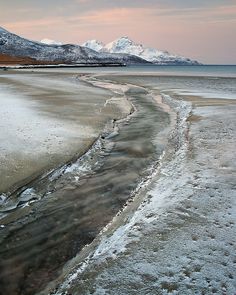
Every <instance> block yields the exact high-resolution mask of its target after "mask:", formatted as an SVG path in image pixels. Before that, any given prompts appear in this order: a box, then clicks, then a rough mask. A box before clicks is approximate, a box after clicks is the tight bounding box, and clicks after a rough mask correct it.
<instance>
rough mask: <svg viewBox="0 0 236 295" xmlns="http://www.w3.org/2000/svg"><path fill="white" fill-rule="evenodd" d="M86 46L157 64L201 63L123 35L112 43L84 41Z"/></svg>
mask: <svg viewBox="0 0 236 295" xmlns="http://www.w3.org/2000/svg"><path fill="white" fill-rule="evenodd" d="M82 46H86V47H88V48H91V49H93V50H96V51H98V52H109V53H126V54H132V55H135V56H138V57H141V58H143V59H145V60H147V61H149V62H151V63H155V64H162V65H166V64H169V65H170V64H173V65H194V64H199V63H198V62H197V61H195V60H192V59H189V58H186V57H183V56H179V55H174V54H171V53H169V52H167V51H161V50H158V49H155V48H149V47H145V46H143V45H142V44H137V43H135V42H133V41H132V40H130V39H129V38H128V37H121V38H119V39H117V40H115V41H113V42H111V43H108V44H106V45H104V44H103V43H102V42H99V41H96V40H91V41H87V42H86V43H84V44H83V45H82Z"/></svg>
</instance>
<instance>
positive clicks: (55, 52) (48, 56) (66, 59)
mask: <svg viewBox="0 0 236 295" xmlns="http://www.w3.org/2000/svg"><path fill="white" fill-rule="evenodd" d="M0 54H3V55H8V56H10V57H20V58H31V59H34V60H35V61H36V62H39V61H40V62H43V63H53V64H59V63H60V64H61V63H66V64H75V63H83V64H89V63H91V64H102V65H104V64H113V63H118V64H145V63H147V61H145V60H143V59H141V58H139V57H137V56H134V55H128V54H118V53H116V54H115V53H106V52H97V51H94V50H91V49H89V48H86V47H82V46H79V45H73V44H65V45H48V44H43V43H41V42H35V41H31V40H28V39H25V38H22V37H20V36H17V35H15V34H12V33H10V32H8V31H6V30H5V29H3V28H0Z"/></svg>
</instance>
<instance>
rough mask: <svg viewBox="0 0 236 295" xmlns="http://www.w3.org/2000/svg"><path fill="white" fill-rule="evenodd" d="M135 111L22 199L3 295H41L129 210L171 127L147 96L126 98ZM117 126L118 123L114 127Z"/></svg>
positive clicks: (5, 249)
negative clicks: (116, 217) (161, 136)
mask: <svg viewBox="0 0 236 295" xmlns="http://www.w3.org/2000/svg"><path fill="white" fill-rule="evenodd" d="M126 95H127V97H128V98H129V99H130V101H131V102H132V104H133V105H134V107H135V109H136V111H135V112H134V113H133V114H132V115H131V116H129V118H128V119H127V120H123V121H120V122H119V123H117V125H118V127H119V132H117V133H116V132H115V133H111V134H110V135H109V134H103V135H102V136H101V137H100V139H99V140H98V141H97V142H96V143H95V144H94V145H93V147H92V148H91V150H90V151H88V152H87V153H86V154H85V155H84V156H83V157H82V158H81V159H79V160H78V161H77V162H75V163H73V164H71V165H69V166H68V167H62V168H61V170H60V169H59V170H58V171H57V172H55V173H54V174H51V175H48V177H46V178H44V179H41V180H38V181H35V182H34V183H32V184H31V185H30V186H29V187H28V188H25V190H24V192H23V193H22V192H21V194H20V195H18V196H14V197H15V198H18V199H19V203H18V208H16V209H14V208H13V209H14V210H13V211H12V212H10V213H9V215H8V216H7V217H5V219H3V220H5V221H4V223H1V224H2V228H1V235H0V257H1V260H0V286H1V287H0V294H1V295H3V294H9V295H11V294H13V295H15V294H24V295H28V294H35V293H37V292H38V291H40V290H42V289H43V288H44V287H45V286H46V284H47V283H48V282H50V281H51V280H53V279H55V278H56V277H57V276H58V275H59V273H60V271H61V270H62V267H63V266H64V264H65V263H66V262H67V261H69V260H70V259H71V258H73V257H74V256H75V255H76V254H78V252H79V251H80V250H81V249H82V247H83V246H84V245H86V244H88V243H90V242H91V241H92V240H93V239H94V238H95V237H96V236H97V234H98V233H99V231H100V230H101V229H102V228H103V227H104V226H105V225H106V224H107V223H108V222H109V221H111V219H112V218H113V217H114V215H115V214H116V213H117V212H118V211H119V210H120V209H121V208H122V207H123V206H124V204H125V203H126V202H127V200H128V198H129V197H130V196H131V194H132V191H133V190H134V189H135V188H136V187H137V185H138V184H139V183H140V182H141V180H142V179H144V178H145V177H146V176H147V175H148V173H149V172H148V168H150V167H151V166H152V165H153V163H157V161H158V159H159V157H160V155H161V153H162V152H163V149H164V144H163V142H157V135H158V134H159V133H160V132H163V130H164V129H165V128H166V127H167V126H168V125H169V121H170V119H169V115H168V114H167V113H166V112H164V111H163V110H162V109H161V108H160V107H159V106H158V105H157V103H156V102H155V101H154V100H153V98H152V97H151V96H150V95H149V93H148V92H146V91H145V90H144V89H141V88H139V87H131V88H130V89H129V91H127V93H126ZM115 124H116V123H115Z"/></svg>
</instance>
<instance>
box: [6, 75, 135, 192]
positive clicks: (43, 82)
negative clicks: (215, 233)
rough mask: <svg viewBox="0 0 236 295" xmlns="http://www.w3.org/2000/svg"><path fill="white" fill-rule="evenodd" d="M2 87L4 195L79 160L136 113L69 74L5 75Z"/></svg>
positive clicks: (107, 93) (104, 92) (109, 95)
mask: <svg viewBox="0 0 236 295" xmlns="http://www.w3.org/2000/svg"><path fill="white" fill-rule="evenodd" d="M0 87H1V92H0V100H1V109H0V128H1V132H0V151H1V153H0V179H1V181H0V195H1V193H2V194H3V193H5V194H7V193H9V192H12V191H14V190H16V189H17V188H19V187H21V186H22V185H24V184H26V183H28V182H30V181H31V180H32V179H35V178H37V177H38V176H39V175H42V174H43V173H46V172H48V171H50V170H52V169H54V168H57V167H58V166H60V165H62V164H63V163H66V162H68V161H70V160H71V159H72V158H74V157H79V156H80V155H81V154H83V153H84V151H86V150H87V149H88V147H89V146H90V145H91V144H92V143H93V142H94V140H96V138H97V137H98V135H99V134H100V132H101V131H102V130H103V129H104V126H105V124H106V122H108V121H109V120H110V119H111V118H119V117H122V116H123V115H125V114H126V113H129V112H130V105H129V104H128V102H126V101H122V98H121V99H119V96H118V99H117V101H115V100H113V101H111V102H110V103H108V104H106V101H107V100H108V99H111V98H112V96H113V93H112V92H111V91H109V90H105V89H101V88H96V87H92V86H91V85H87V84H86V83H83V82H82V81H81V82H79V81H78V79H76V75H67V74H66V73H64V74H63V73H62V74H50V73H49V74H48V73H44V74H43V73H29V72H22V71H21V72H17V71H9V72H7V73H4V72H3V73H0ZM119 104H120V105H121V107H120V108H119ZM91 118H92V120H91Z"/></svg>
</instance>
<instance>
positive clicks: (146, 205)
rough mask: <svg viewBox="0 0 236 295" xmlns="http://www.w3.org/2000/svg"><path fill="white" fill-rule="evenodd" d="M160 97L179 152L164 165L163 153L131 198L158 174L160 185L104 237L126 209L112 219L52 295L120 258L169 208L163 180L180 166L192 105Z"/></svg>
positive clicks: (184, 150) (183, 155)
mask: <svg viewBox="0 0 236 295" xmlns="http://www.w3.org/2000/svg"><path fill="white" fill-rule="evenodd" d="M161 96H162V100H163V102H164V103H165V104H167V105H169V106H170V107H171V109H172V110H174V111H175V112H176V113H177V117H178V118H177V121H176V126H175V128H174V130H172V131H171V132H170V135H169V137H170V140H172V138H173V137H176V136H178V138H177V140H178V141H179V143H178V145H179V146H178V150H177V151H176V152H175V155H174V157H173V158H172V160H171V161H170V162H167V163H166V162H165V151H164V152H163V154H162V155H161V157H160V162H159V166H158V168H157V169H155V170H154V171H153V173H152V174H151V175H150V177H148V179H147V180H146V181H145V182H144V183H141V184H140V185H139V187H137V188H136V190H135V191H134V195H135V194H136V195H137V194H138V193H139V192H140V191H142V190H143V189H144V188H145V187H147V186H148V185H149V184H150V183H151V182H152V181H153V178H154V176H157V174H158V175H160V177H161V181H158V182H157V183H155V186H154V188H152V189H151V190H150V191H148V194H147V195H146V198H145V199H144V200H143V202H142V203H141V204H140V205H139V207H138V208H137V210H136V211H135V213H134V214H133V215H132V216H131V217H130V218H129V219H128V221H126V223H125V224H123V225H121V226H119V227H118V228H116V229H115V230H114V232H112V234H111V235H110V236H109V237H108V236H107V235H106V234H107V233H108V234H109V229H110V227H111V226H112V225H113V224H114V223H115V222H116V221H117V219H118V218H120V216H122V213H123V211H124V210H125V209H126V208H127V206H128V205H126V206H125V207H124V208H123V209H122V210H121V211H120V212H119V213H118V214H117V215H116V216H115V217H114V218H113V220H112V221H111V222H110V223H109V224H108V225H107V226H106V227H105V228H103V230H102V231H101V232H100V234H99V235H98V239H100V240H99V244H98V246H97V247H96V249H95V251H93V252H92V253H90V254H89V256H88V257H87V258H86V259H85V260H84V261H83V262H82V263H80V265H79V267H78V268H77V269H76V270H74V271H73V273H71V274H70V275H69V276H68V277H67V278H66V280H65V281H64V282H63V283H62V284H61V285H60V286H59V288H58V290H57V291H56V292H55V293H53V294H54V295H62V294H67V291H66V290H67V288H69V287H70V285H71V283H72V282H73V281H74V280H76V279H77V278H78V277H79V275H80V274H81V273H83V271H85V270H86V268H87V267H88V266H89V265H90V264H91V263H95V264H97V263H98V264H99V263H101V262H103V261H104V260H106V259H107V258H112V259H116V257H117V256H118V255H119V254H121V253H123V252H125V251H126V249H127V246H128V245H129V244H130V243H132V242H135V241H138V240H139V238H140V236H141V235H142V233H141V231H140V227H141V226H142V225H144V224H145V223H146V224H147V223H151V222H152V221H153V218H152V215H153V214H154V213H155V214H157V212H159V213H160V214H161V212H162V210H163V208H164V207H166V206H168V204H167V203H166V201H167V200H168V202H170V199H168V196H169V195H170V194H171V189H172V188H167V189H166V187H165V179H166V178H169V176H170V175H171V173H172V171H173V169H175V167H176V165H177V163H178V165H179V166H180V164H181V162H182V161H183V159H184V158H185V156H186V152H187V142H186V139H185V133H186V131H187V128H188V124H187V121H186V120H187V118H188V117H189V115H190V113H191V111H192V105H191V103H188V102H185V101H179V100H176V99H174V98H172V97H170V96H169V95H166V94H164V93H162V94H161ZM176 133H177V134H176ZM167 182H168V180H167ZM148 197H149V198H148ZM150 197H151V198H150ZM147 198H148V200H147ZM134 201H135V197H134ZM175 201H176V200H175ZM173 202H174V201H173ZM155 218H156V216H155Z"/></svg>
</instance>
